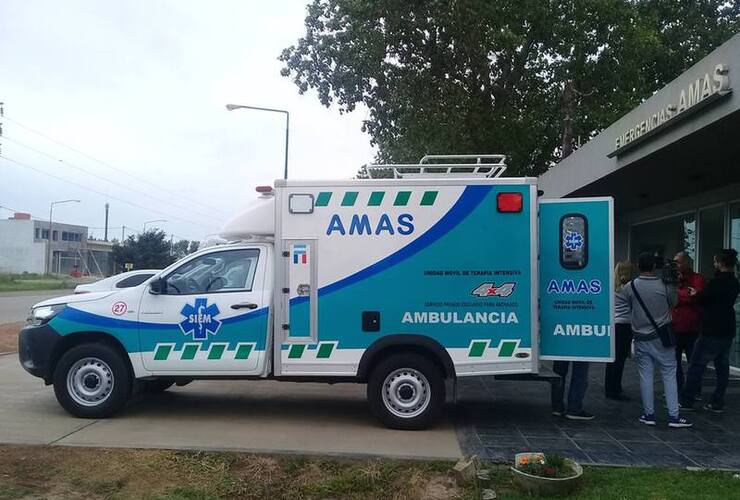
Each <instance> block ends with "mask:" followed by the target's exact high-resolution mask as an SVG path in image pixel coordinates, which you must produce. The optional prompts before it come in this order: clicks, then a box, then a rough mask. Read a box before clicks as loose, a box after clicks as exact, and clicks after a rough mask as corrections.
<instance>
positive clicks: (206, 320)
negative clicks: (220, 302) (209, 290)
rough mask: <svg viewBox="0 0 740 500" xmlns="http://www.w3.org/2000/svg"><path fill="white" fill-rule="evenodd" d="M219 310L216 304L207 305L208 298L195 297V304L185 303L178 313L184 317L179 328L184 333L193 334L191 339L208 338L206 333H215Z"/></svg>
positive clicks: (217, 325)
mask: <svg viewBox="0 0 740 500" xmlns="http://www.w3.org/2000/svg"><path fill="white" fill-rule="evenodd" d="M220 312H221V311H219V310H218V306H217V305H216V304H211V305H208V299H206V298H198V299H195V305H192V306H191V305H190V304H185V305H184V306H183V308H182V310H181V311H180V314H182V315H183V316H185V319H184V320H183V321H181V322H180V330H182V333H184V334H185V335H189V334H190V333H192V334H193V340H208V333H209V332H210V333H211V335H216V332H218V329H219V327H220V326H221V322H220V321H219V320H217V319H216V316H218V315H219V313H220Z"/></svg>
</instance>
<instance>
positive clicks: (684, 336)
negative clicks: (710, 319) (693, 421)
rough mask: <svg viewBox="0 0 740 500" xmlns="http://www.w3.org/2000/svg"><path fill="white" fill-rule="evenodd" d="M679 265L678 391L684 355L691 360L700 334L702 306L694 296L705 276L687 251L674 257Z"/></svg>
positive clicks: (676, 310) (676, 324)
mask: <svg viewBox="0 0 740 500" xmlns="http://www.w3.org/2000/svg"><path fill="white" fill-rule="evenodd" d="M673 261H674V262H675V263H676V265H677V266H678V272H679V281H678V305H677V306H676V307H675V308H674V309H673V311H672V316H673V331H674V332H676V380H677V382H678V391H679V392H681V388H682V387H683V383H684V376H683V368H682V363H681V360H682V357H683V353H684V352H685V353H686V359H687V360H691V353H692V352H694V343H695V342H696V339H697V338H698V336H699V321H700V317H701V307H700V306H699V305H698V304H697V303H696V300H695V298H694V296H695V295H696V293H698V292H701V291H702V290H703V289H704V277H703V276H702V275H701V274H699V273H695V272H694V269H693V265H692V262H691V258H690V257H689V256H688V254H687V253H686V252H678V253H677V254H676V256H675V257H674V258H673Z"/></svg>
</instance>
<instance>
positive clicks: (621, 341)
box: [604, 323, 632, 396]
mask: <svg viewBox="0 0 740 500" xmlns="http://www.w3.org/2000/svg"><path fill="white" fill-rule="evenodd" d="M615 330H616V331H615V335H616V336H615V338H614V362H613V363H607V365H606V375H605V376H604V392H605V393H606V395H607V396H616V395H617V394H621V393H622V373H623V372H624V362H625V361H626V360H627V358H628V357H629V355H630V345H631V344H632V328H631V327H630V325H629V323H617V324H616V327H615Z"/></svg>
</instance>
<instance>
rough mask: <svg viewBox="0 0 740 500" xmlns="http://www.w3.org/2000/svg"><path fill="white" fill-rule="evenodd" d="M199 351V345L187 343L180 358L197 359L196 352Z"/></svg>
mask: <svg viewBox="0 0 740 500" xmlns="http://www.w3.org/2000/svg"><path fill="white" fill-rule="evenodd" d="M197 352H198V346H197V345H193V344H189V345H186V346H185V347H184V348H183V350H182V355H181V356H180V359H195V354H196V353H197Z"/></svg>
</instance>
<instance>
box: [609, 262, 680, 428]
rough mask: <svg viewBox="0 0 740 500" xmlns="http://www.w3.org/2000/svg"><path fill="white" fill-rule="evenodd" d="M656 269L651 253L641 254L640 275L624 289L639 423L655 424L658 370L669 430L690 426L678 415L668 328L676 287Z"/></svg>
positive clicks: (671, 336)
mask: <svg viewBox="0 0 740 500" xmlns="http://www.w3.org/2000/svg"><path fill="white" fill-rule="evenodd" d="M655 266H656V259H655V256H654V255H653V254H650V253H642V254H640V256H639V258H638V261H637V267H638V268H639V270H640V276H638V277H637V278H635V279H634V280H632V281H631V282H630V283H629V285H627V286H625V287H624V288H623V292H624V295H625V297H626V298H627V300H628V301H629V303H630V308H631V310H632V315H631V324H632V334H633V338H634V340H635V361H636V362H637V369H638V372H639V374H640V395H641V397H642V408H643V414H642V415H641V416H640V419H639V420H640V422H642V423H643V424H646V425H656V423H657V420H656V418H655V389H654V379H653V373H654V371H655V368H656V367H657V368H658V370H659V371H660V375H661V378H662V379H663V389H664V391H665V402H666V406H667V407H668V427H672V428H681V427H691V426H692V425H693V424H692V423H691V422H689V421H688V420H686V419H685V418H683V417H681V416H680V415H679V413H678V411H679V406H678V386H677V384H676V353H675V347H676V339H675V336H674V334H673V330H672V328H671V309H672V308H673V307H675V305H676V304H677V303H678V295H677V291H676V287H675V285H669V284H666V283H664V282H663V280H662V279H660V278H659V277H658V276H656V275H655Z"/></svg>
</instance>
